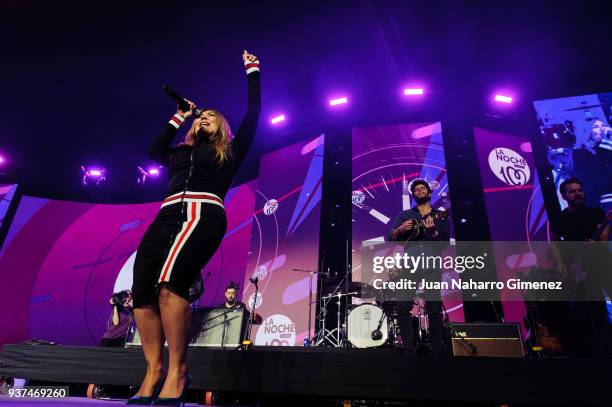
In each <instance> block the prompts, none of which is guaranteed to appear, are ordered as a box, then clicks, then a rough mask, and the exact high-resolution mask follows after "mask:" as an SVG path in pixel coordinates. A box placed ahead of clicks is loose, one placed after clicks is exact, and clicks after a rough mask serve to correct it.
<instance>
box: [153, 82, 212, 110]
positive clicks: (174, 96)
mask: <svg viewBox="0 0 612 407" xmlns="http://www.w3.org/2000/svg"><path fill="white" fill-rule="evenodd" d="M162 89H163V90H164V92H166V94H167V95H168V96H170V98H171V99H172V100H174V101H175V102H176V103H177V104H178V107H179V109H181V110H182V111H184V112H188V111H189V110H190V109H189V103H187V101H186V100H185V98H184V97H182V96H181V95H179V94H178V93H176V91H175V90H174V89H172V88H171V87H170V86H168V85H162ZM203 111H204V110H203V109H198V108H197V107H196V109H195V111H194V112H193V114H194V115H196V116H199V115H200V113H202V112H203Z"/></svg>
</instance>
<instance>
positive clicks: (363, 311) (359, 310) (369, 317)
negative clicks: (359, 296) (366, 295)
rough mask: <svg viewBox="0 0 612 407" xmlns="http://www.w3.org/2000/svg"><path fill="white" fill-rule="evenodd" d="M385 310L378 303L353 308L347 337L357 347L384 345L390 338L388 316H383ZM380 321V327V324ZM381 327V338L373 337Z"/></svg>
mask: <svg viewBox="0 0 612 407" xmlns="http://www.w3.org/2000/svg"><path fill="white" fill-rule="evenodd" d="M382 315H383V310H382V308H380V307H379V306H377V305H373V304H361V305H358V306H356V307H355V308H353V309H352V310H351V311H350V312H349V314H348V318H347V330H346V333H347V338H348V340H349V342H350V343H351V344H352V345H353V346H354V347H356V348H373V347H376V346H381V345H384V344H385V342H387V339H388V338H389V326H388V322H387V316H386V315H385V316H384V317H383V318H382V321H381V317H382ZM379 323H380V328H378V324H379ZM376 329H379V330H380V332H381V334H382V335H381V338H380V339H376V340H375V339H372V332H373V331H375V330H376Z"/></svg>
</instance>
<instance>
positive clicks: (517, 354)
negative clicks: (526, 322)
mask: <svg viewBox="0 0 612 407" xmlns="http://www.w3.org/2000/svg"><path fill="white" fill-rule="evenodd" d="M451 327H452V328H453V330H454V332H452V331H451V332H450V339H451V345H452V350H453V356H485V357H506V358H522V357H525V351H524V349H523V340H522V338H521V326H520V324H512V323H507V324H490V323H465V324H451Z"/></svg>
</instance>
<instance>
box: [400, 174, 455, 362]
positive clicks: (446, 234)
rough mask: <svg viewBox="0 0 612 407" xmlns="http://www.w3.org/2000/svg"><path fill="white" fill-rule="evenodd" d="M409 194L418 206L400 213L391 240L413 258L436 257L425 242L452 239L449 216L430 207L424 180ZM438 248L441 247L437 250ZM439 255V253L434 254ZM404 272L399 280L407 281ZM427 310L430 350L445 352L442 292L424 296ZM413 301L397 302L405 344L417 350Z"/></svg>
mask: <svg viewBox="0 0 612 407" xmlns="http://www.w3.org/2000/svg"><path fill="white" fill-rule="evenodd" d="M410 191H411V192H412V196H413V197H414V199H415V201H416V203H417V205H416V206H415V207H414V208H412V209H408V210H405V211H403V212H401V213H400V214H399V215H398V216H397V218H396V219H395V222H393V228H392V229H391V232H390V233H389V240H392V241H405V242H406V245H405V252H406V253H408V254H412V255H420V254H421V253H424V254H425V255H429V254H434V253H432V252H431V251H432V250H434V249H433V248H432V246H431V245H427V244H424V243H423V242H432V241H448V240H449V239H450V225H449V222H448V217H447V216H441V215H442V212H443V211H438V210H435V209H433V208H432V207H431V204H430V200H431V188H430V186H429V184H428V183H427V181H425V180H420V179H417V180H414V181H413V182H412V184H411V186H410ZM436 249H438V248H436ZM435 254H438V253H435ZM402 272H404V270H402V271H401V272H400V274H399V276H398V278H404V277H406V276H404V275H402ZM423 277H424V278H426V279H427V280H434V279H435V280H437V281H440V278H441V270H430V271H428V272H427V275H425V276H423ZM425 294H426V295H425V299H426V303H425V309H426V311H427V315H428V317H429V329H430V331H429V334H430V350H431V351H432V353H435V354H439V353H440V352H441V350H442V302H441V301H442V299H441V294H440V291H439V290H433V291H432V290H430V291H428V292H426V293H425ZM412 307H413V303H412V301H398V302H397V310H398V322H399V327H400V333H401V336H402V344H403V346H404V348H406V349H407V350H409V351H413V350H414V340H415V332H414V326H413V324H412V320H411V315H410V311H411V309H412Z"/></svg>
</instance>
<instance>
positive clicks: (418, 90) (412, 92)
mask: <svg viewBox="0 0 612 407" xmlns="http://www.w3.org/2000/svg"><path fill="white" fill-rule="evenodd" d="M424 93H425V90H424V89H423V88H406V89H404V95H406V96H414V95H423V94H424Z"/></svg>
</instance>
